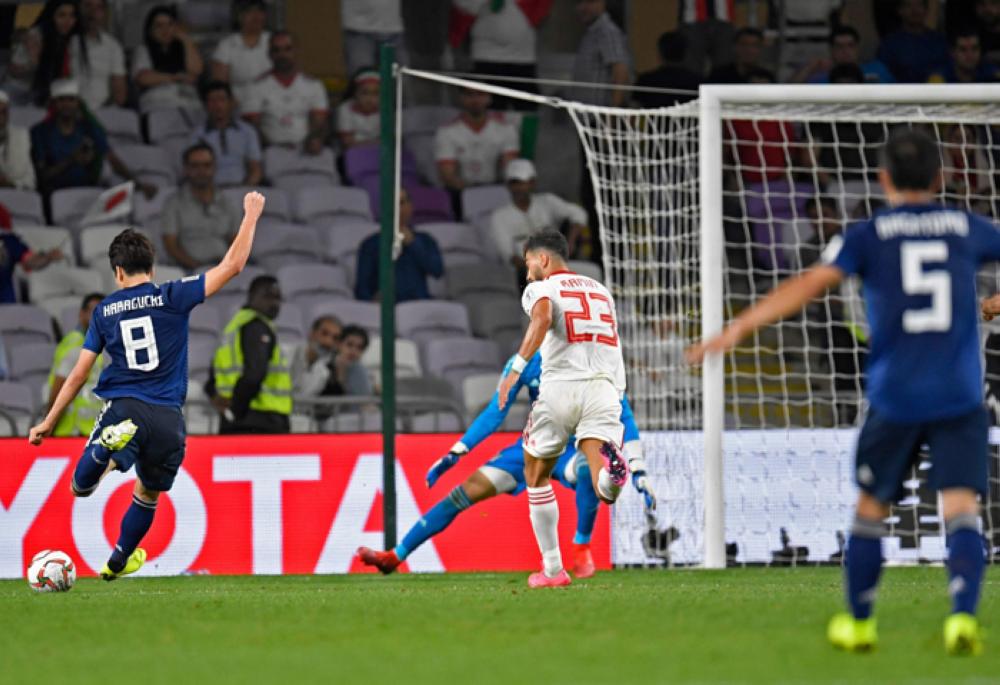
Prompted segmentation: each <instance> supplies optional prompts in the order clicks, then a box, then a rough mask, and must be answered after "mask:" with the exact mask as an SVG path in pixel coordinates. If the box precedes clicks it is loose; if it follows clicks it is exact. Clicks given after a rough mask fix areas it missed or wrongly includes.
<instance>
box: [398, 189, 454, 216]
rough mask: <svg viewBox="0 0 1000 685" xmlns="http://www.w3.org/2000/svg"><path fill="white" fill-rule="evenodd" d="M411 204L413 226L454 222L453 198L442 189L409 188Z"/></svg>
mask: <svg viewBox="0 0 1000 685" xmlns="http://www.w3.org/2000/svg"><path fill="white" fill-rule="evenodd" d="M406 189H407V191H408V192H409V193H410V203H411V204H412V205H413V219H412V222H413V225H414V226H416V225H419V224H426V223H432V222H441V221H454V220H455V214H454V212H452V208H451V196H450V195H448V193H447V192H446V191H444V190H441V189H440V188H432V187H430V186H407V188H406Z"/></svg>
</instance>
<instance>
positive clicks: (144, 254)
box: [108, 228, 156, 276]
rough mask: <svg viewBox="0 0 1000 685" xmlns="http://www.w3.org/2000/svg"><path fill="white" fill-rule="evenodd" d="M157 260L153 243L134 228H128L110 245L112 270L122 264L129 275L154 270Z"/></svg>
mask: <svg viewBox="0 0 1000 685" xmlns="http://www.w3.org/2000/svg"><path fill="white" fill-rule="evenodd" d="M155 260H156V248H154V247H153V243H152V242H151V241H150V239H149V238H147V237H146V236H145V235H143V234H142V233H139V231H137V230H135V229H134V228H126V229H125V230H124V231H122V232H121V233H119V234H118V235H116V236H115V239H114V240H112V241H111V245H109V246H108V261H110V262H111V270H112V271H114V270H115V269H116V268H117V267H119V266H120V267H121V268H122V271H124V272H125V274H126V275H127V276H134V275H136V274H148V273H150V272H152V271H153V262H154V261H155Z"/></svg>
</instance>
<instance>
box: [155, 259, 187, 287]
mask: <svg viewBox="0 0 1000 685" xmlns="http://www.w3.org/2000/svg"><path fill="white" fill-rule="evenodd" d="M156 256H157V258H160V257H162V255H161V254H159V253H158V254H157V255H156ZM186 275H187V274H185V273H184V269H182V268H180V267H179V266H170V265H167V264H155V265H154V266H153V280H155V281H156V282H157V283H160V284H162V283H169V282H170V281H179V280H181V279H182V278H184V277H185V276H186Z"/></svg>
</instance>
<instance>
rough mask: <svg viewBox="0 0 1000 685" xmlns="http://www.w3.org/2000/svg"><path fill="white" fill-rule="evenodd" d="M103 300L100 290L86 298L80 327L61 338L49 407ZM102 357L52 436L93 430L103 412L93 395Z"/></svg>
mask: <svg viewBox="0 0 1000 685" xmlns="http://www.w3.org/2000/svg"><path fill="white" fill-rule="evenodd" d="M103 299H104V295H102V294H100V293H91V294H89V295H87V296H86V297H84V298H83V302H82V303H81V304H80V319H79V324H80V325H79V327H78V328H77V329H76V330H74V331H70V333H69V334H67V335H66V336H64V337H63V339H62V340H60V341H59V345H57V346H56V352H55V354H54V355H53V359H52V371H51V372H50V373H49V407H51V406H52V401H53V400H54V399H55V397H56V395H58V394H59V389H60V388H61V387H62V386H63V383H65V382H66V378H67V376H69V373H70V371H72V370H73V366H74V365H75V364H76V359H77V357H78V356H79V354H80V349H81V348H82V347H83V337H84V333H85V332H86V330H87V328H88V327H89V326H90V315H91V313H93V311H94V308H95V307H96V306H97V305H98V304H100V302H101V300H103ZM103 366H104V364H103V357H98V358H97V360H96V361H95V362H94V366H93V368H92V369H91V371H90V376H89V377H88V378H87V382H86V383H84V385H83V387H82V388H81V389H80V392H79V393H78V394H77V396H76V399H74V400H73V402H72V403H71V404H70V405H69V407H67V408H66V411H64V412H63V413H62V416H60V417H59V421H58V422H57V423H56V427H55V429H53V431H52V435H54V436H56V437H60V438H61V437H69V436H74V435H90V432H91V431H92V430H93V429H94V421H95V420H96V419H97V415H98V414H99V413H100V411H101V407H102V406H103V404H104V403H103V402H102V401H101V400H100V398H98V397H97V396H96V395H94V387H95V386H96V385H97V381H98V379H99V378H100V377H101V369H102V368H103Z"/></svg>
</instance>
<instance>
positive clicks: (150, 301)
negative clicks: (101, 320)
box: [104, 295, 163, 316]
mask: <svg viewBox="0 0 1000 685" xmlns="http://www.w3.org/2000/svg"><path fill="white" fill-rule="evenodd" d="M162 306H163V295H142V296H141V297H130V298H129V299H127V300H119V301H118V302H112V303H111V304H106V305H104V316H114V315H115V314H121V313H122V312H131V311H134V310H136V309H146V308H147V307H162Z"/></svg>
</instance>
